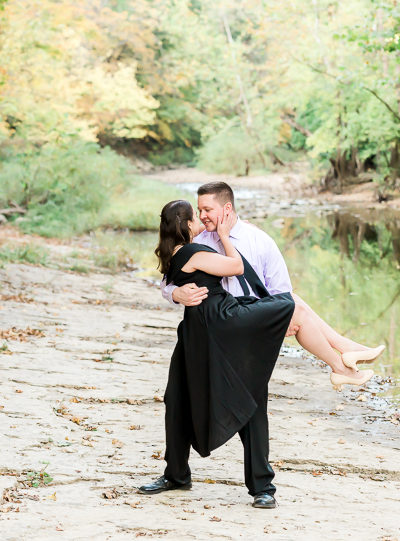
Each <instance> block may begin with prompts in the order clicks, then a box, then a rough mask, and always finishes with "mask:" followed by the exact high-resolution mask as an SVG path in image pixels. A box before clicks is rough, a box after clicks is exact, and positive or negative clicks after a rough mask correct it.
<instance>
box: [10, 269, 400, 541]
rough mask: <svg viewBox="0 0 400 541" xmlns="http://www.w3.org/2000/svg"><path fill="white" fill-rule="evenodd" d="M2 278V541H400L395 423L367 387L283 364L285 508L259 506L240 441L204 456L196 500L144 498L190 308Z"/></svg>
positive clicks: (113, 283)
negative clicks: (338, 387)
mask: <svg viewBox="0 0 400 541" xmlns="http://www.w3.org/2000/svg"><path fill="white" fill-rule="evenodd" d="M0 279H1V291H0V293H1V300H0V330H1V331H2V340H1V341H0V346H1V345H2V344H3V343H4V347H3V348H2V351H1V353H0V371H1V379H2V392H1V398H0V424H1V440H2V447H1V449H2V453H1V459H0V460H1V462H0V473H1V476H0V489H1V491H2V493H3V499H2V505H1V511H2V512H1V514H0V538H1V539H2V540H4V541H14V540H15V541H21V540H25V539H27V540H28V539H29V540H40V541H45V540H49V541H53V540H55V539H60V540H63V539H65V540H67V539H68V540H80V539H82V540H87V539H93V540H99V541H100V540H101V541H103V540H113V541H119V540H125V539H126V540H128V539H134V538H136V537H141V536H143V537H151V538H153V539H174V540H177V539H182V540H186V539H199V540H203V539H204V540H208V539H221V540H225V539H226V540H236V539H252V540H253V539H254V540H258V539H271V540H307V541H309V540H314V539H321V538H324V539H326V540H335V541H337V540H338V539H340V540H342V539H347V538H349V539H350V538H352V539H356V540H363V541H367V540H381V541H383V540H386V541H388V540H391V541H394V540H395V539H398V537H399V526H400V522H399V518H398V505H399V500H398V495H399V490H400V461H399V448H400V445H399V425H398V424H396V423H397V421H396V417H395V416H392V417H390V416H386V415H385V412H382V413H380V412H379V411H377V410H376V409H374V408H373V405H372V404H370V402H369V401H368V400H367V399H366V398H364V397H368V396H369V393H368V392H367V389H361V390H359V389H357V391H352V390H351V389H347V390H346V391H345V392H344V393H343V394H337V393H335V392H334V391H333V390H332V388H331V386H330V384H329V378H328V371H327V370H326V369H322V368H321V367H320V366H319V365H318V363H313V362H311V361H310V360H304V359H302V358H301V357H293V358H291V357H281V358H280V360H279V362H278V365H277V368H276V370H275V373H274V376H273V381H272V383H271V386H270V393H271V401H270V423H271V429H270V431H271V460H272V461H273V462H274V463H275V470H276V473H277V475H276V485H277V487H278V492H277V498H278V501H279V507H278V508H277V509H275V510H268V511H266V510H259V509H253V508H252V507H251V505H250V503H251V498H250V497H249V496H248V495H247V493H246V489H245V487H244V485H243V472H242V470H243V462H242V448H241V444H240V441H239V439H238V438H234V439H233V440H231V441H230V442H229V443H228V444H226V445H224V446H223V447H222V448H220V449H218V450H217V452H215V453H214V454H213V455H212V456H211V457H210V458H207V459H201V458H199V457H198V456H196V455H195V453H193V456H192V458H191V466H192V471H193V477H194V485H193V489H192V490H191V491H190V492H182V493H181V492H171V493H167V494H160V495H157V496H154V497H146V496H142V495H139V494H137V493H136V491H135V490H136V487H137V486H139V485H140V484H142V483H144V482H148V481H150V480H151V479H153V478H154V477H156V476H158V475H159V474H160V473H161V472H162V470H163V467H164V462H163V460H162V455H163V452H164V427H163V414H164V405H163V403H162V396H163V390H164V387H165V382H166V378H167V372H168V365H169V358H170V355H171V352H172V349H173V346H174V343H175V335H176V326H177V323H178V321H179V319H180V317H181V311H180V309H174V308H173V307H170V306H169V305H167V304H166V303H165V302H164V301H163V300H162V299H161V297H160V294H159V291H158V289H157V288H156V287H154V286H151V285H149V284H148V283H146V282H145V281H142V280H138V279H136V278H134V277H133V276H132V275H129V274H120V275H114V276H112V275H109V274H100V273H98V274H89V275H79V274H73V273H68V272H63V271H61V270H56V269H47V268H43V267H37V266H30V265H17V264H10V265H8V266H6V267H5V268H4V269H2V270H0ZM12 328H14V329H12ZM36 485H38V486H36ZM0 494H1V492H0Z"/></svg>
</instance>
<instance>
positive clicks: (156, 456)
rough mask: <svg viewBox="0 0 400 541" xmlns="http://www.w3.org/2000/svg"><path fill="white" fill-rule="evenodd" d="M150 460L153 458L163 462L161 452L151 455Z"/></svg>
mask: <svg viewBox="0 0 400 541" xmlns="http://www.w3.org/2000/svg"><path fill="white" fill-rule="evenodd" d="M151 458H155V459H156V460H164V457H163V456H162V454H161V451H155V452H154V453H153V454H152V455H151Z"/></svg>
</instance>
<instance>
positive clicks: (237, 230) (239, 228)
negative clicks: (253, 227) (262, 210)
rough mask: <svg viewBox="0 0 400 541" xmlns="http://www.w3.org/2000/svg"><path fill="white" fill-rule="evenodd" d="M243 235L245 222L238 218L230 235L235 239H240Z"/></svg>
mask: <svg viewBox="0 0 400 541" xmlns="http://www.w3.org/2000/svg"><path fill="white" fill-rule="evenodd" d="M242 233H243V222H242V220H241V219H240V218H239V216H238V217H237V222H236V223H235V225H234V226H233V227H232V229H231V232H230V233H229V236H230V237H232V238H233V239H240V237H241V236H242Z"/></svg>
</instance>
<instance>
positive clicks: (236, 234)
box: [212, 216, 244, 242]
mask: <svg viewBox="0 0 400 541" xmlns="http://www.w3.org/2000/svg"><path fill="white" fill-rule="evenodd" d="M243 230H244V228H243V222H242V220H241V219H240V218H239V216H238V217H237V222H236V223H235V225H234V226H233V227H232V229H231V232H230V233H229V236H230V237H231V238H232V239H240V238H241V236H242V234H243ZM212 235H213V236H214V238H215V240H216V241H217V242H221V239H220V238H219V236H218V233H217V232H216V231H213V233H212Z"/></svg>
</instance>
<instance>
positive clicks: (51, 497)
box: [47, 492, 57, 502]
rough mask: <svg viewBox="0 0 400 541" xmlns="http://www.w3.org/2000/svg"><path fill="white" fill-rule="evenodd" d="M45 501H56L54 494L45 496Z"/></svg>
mask: <svg viewBox="0 0 400 541" xmlns="http://www.w3.org/2000/svg"><path fill="white" fill-rule="evenodd" d="M47 499H48V500H53V501H55V502H56V501H57V496H56V492H54V493H53V494H50V496H47Z"/></svg>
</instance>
